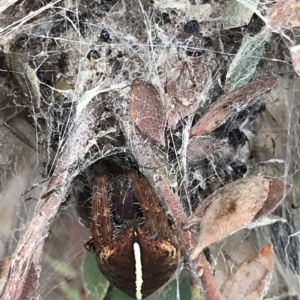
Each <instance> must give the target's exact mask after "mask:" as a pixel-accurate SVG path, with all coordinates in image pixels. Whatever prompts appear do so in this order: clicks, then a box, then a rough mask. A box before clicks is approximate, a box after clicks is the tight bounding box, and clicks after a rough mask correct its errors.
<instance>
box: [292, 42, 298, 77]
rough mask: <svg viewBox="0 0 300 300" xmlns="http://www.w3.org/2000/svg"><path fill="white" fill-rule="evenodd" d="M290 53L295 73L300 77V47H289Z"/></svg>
mask: <svg viewBox="0 0 300 300" xmlns="http://www.w3.org/2000/svg"><path fill="white" fill-rule="evenodd" d="M290 53H291V58H292V62H293V66H294V69H295V72H296V73H297V74H298V76H300V45H297V46H294V47H291V48H290Z"/></svg>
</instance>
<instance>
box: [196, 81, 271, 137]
mask: <svg viewBox="0 0 300 300" xmlns="http://www.w3.org/2000/svg"><path fill="white" fill-rule="evenodd" d="M275 82H276V78H275V77H268V78H265V79H262V80H258V81H254V82H251V83H249V84H247V85H244V86H242V87H240V88H237V89H235V90H233V91H231V92H229V93H227V94H226V95H224V96H222V97H221V98H219V99H218V100H217V101H216V102H215V103H214V104H213V105H212V106H211V108H210V109H209V111H208V112H207V113H206V114H205V115H204V116H203V117H202V118H201V119H200V121H199V122H198V123H197V124H196V125H195V126H194V127H193V128H192V129H191V132H190V134H191V136H193V135H205V134H207V133H209V132H211V131H212V130H214V129H216V128H217V127H219V126H220V125H222V124H223V123H224V122H225V121H226V120H227V119H228V118H229V117H231V116H232V115H233V114H234V112H236V111H241V110H244V109H246V108H248V107H250V106H252V105H253V104H254V103H255V102H256V101H257V100H258V99H259V97H261V95H262V94H264V93H265V92H266V91H267V90H269V89H270V88H271V87H272V86H273V85H274V84H275Z"/></svg>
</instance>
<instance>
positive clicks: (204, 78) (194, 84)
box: [166, 58, 211, 128]
mask: <svg viewBox="0 0 300 300" xmlns="http://www.w3.org/2000/svg"><path fill="white" fill-rule="evenodd" d="M168 74H169V76H168V78H167V83H166V91H167V93H168V95H169V96H170V97H171V100H172V103H173V105H174V106H175V107H174V108H173V109H172V110H171V111H170V112H169V113H168V125H169V126H170V127H171V128H172V127H175V126H176V124H177V122H178V121H179V120H180V119H182V118H184V117H185V116H187V115H188V114H190V113H194V112H195V110H196V109H197V107H198V105H199V100H200V97H199V96H200V94H201V93H205V91H206V90H207V88H208V86H209V82H210V79H211V71H210V69H209V67H208V66H207V65H206V64H205V63H204V62H203V61H202V60H201V59H199V58H193V59H190V60H187V61H186V62H179V63H178V64H177V66H175V67H174V68H173V69H172V70H170V72H168Z"/></svg>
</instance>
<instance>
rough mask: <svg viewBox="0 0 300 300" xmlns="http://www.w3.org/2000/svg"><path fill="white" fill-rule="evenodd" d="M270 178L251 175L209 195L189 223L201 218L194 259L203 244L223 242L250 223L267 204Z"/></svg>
mask: <svg viewBox="0 0 300 300" xmlns="http://www.w3.org/2000/svg"><path fill="white" fill-rule="evenodd" d="M269 186H270V182H269V180H268V179H266V178H264V177H262V176H250V177H246V178H241V179H239V180H237V181H234V182H232V183H230V184H228V185H226V186H224V187H223V188H220V189H218V190H217V191H216V192H214V193H213V194H212V195H210V196H209V197H207V198H206V199H205V200H204V201H203V202H202V203H201V204H200V206H199V207H198V208H197V209H196V211H195V213H194V215H193V216H192V217H191V218H189V220H188V224H187V226H189V225H190V226H193V225H194V224H197V223H198V224H199V222H200V232H199V235H198V241H199V242H198V245H197V246H196V247H195V249H194V250H193V252H192V255H191V259H192V260H194V259H196V258H197V257H198V255H199V253H200V252H201V251H202V250H203V248H205V247H207V246H209V245H211V244H213V243H216V242H219V241H221V240H223V239H224V238H226V237H228V236H230V235H231V234H233V233H234V232H236V231H238V230H240V229H242V228H244V227H245V226H246V225H247V224H248V223H250V222H251V221H252V220H253V218H254V216H255V215H256V214H257V212H258V211H259V210H260V209H261V208H262V207H263V204H264V201H265V200H266V199H267V197H268V194H269Z"/></svg>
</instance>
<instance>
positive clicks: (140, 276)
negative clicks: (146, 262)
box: [133, 243, 143, 300]
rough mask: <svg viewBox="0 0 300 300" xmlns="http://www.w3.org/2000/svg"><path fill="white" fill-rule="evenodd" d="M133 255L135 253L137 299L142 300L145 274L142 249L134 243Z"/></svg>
mask: <svg viewBox="0 0 300 300" xmlns="http://www.w3.org/2000/svg"><path fill="white" fill-rule="evenodd" d="M133 253H134V260H135V297H136V299H138V300H142V298H143V295H142V285H143V272H142V259H141V248H140V245H139V244H138V243H133Z"/></svg>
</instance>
